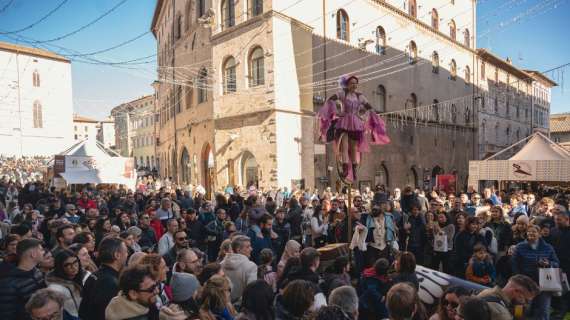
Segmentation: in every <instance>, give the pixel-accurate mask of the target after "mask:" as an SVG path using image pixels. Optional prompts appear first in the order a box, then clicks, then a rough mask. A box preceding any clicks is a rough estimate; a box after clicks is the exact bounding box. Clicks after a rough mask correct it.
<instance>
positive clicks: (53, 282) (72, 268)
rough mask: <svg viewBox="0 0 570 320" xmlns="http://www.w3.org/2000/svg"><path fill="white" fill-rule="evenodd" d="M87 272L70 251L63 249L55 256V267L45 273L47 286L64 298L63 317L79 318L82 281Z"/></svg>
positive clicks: (70, 319)
mask: <svg viewBox="0 0 570 320" xmlns="http://www.w3.org/2000/svg"><path fill="white" fill-rule="evenodd" d="M88 276H89V273H88V272H86V271H85V270H83V268H82V267H81V261H80V259H79V257H78V256H77V255H75V254H74V253H73V252H72V251H70V250H67V249H64V250H61V251H60V252H59V253H58V254H57V255H56V256H55V268H54V270H53V271H52V272H50V273H48V274H47V275H46V284H47V285H48V288H49V289H51V290H53V291H55V292H58V293H60V294H61V295H62V296H63V298H64V303H63V318H64V319H65V320H67V319H69V320H76V319H79V305H80V303H81V291H82V290H83V284H84V281H85V280H86V279H87V277H88Z"/></svg>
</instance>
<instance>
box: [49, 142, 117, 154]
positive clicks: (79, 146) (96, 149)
mask: <svg viewBox="0 0 570 320" xmlns="http://www.w3.org/2000/svg"><path fill="white" fill-rule="evenodd" d="M59 155H65V156H82V157H96V158H107V157H114V156H117V154H116V153H115V152H113V151H111V150H109V149H107V148H105V147H104V146H103V145H102V144H101V143H99V142H98V141H97V140H92V139H85V140H82V141H79V142H78V143H76V144H74V145H73V146H71V147H70V148H68V149H66V150H65V151H63V152H61V153H59Z"/></svg>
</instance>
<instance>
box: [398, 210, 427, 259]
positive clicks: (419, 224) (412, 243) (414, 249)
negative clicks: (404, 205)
mask: <svg viewBox="0 0 570 320" xmlns="http://www.w3.org/2000/svg"><path fill="white" fill-rule="evenodd" d="M410 208H411V214H410V215H405V218H404V219H402V220H401V221H400V225H399V229H400V230H401V233H402V234H403V235H404V236H403V237H402V239H400V240H401V241H402V242H403V243H402V245H401V246H400V248H403V249H404V250H406V251H410V252H411V253H413V254H414V256H415V258H416V262H417V263H418V264H423V262H424V246H425V244H426V243H427V233H426V222H425V219H424V217H423V216H422V215H421V214H420V206H419V205H418V204H417V203H414V204H412V205H411V207H410Z"/></svg>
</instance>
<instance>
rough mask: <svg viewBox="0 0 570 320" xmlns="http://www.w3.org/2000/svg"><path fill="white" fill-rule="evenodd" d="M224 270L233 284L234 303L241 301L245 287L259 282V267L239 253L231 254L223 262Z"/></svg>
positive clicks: (232, 297) (232, 296)
mask: <svg viewBox="0 0 570 320" xmlns="http://www.w3.org/2000/svg"><path fill="white" fill-rule="evenodd" d="M221 264H222V269H223V270H224V273H225V275H226V276H227V277H228V278H229V279H230V281H231V283H232V292H231V299H232V303H235V302H238V301H239V300H240V299H241V296H242V294H243V290H244V289H245V287H246V286H247V285H248V284H249V283H251V282H253V281H255V280H257V265H256V264H255V263H253V262H252V261H250V260H249V258H248V257H246V256H244V255H243V254H239V253H230V254H228V255H227V256H226V257H225V259H224V260H223V261H222V263H221Z"/></svg>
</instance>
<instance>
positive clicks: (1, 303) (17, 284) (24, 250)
mask: <svg viewBox="0 0 570 320" xmlns="http://www.w3.org/2000/svg"><path fill="white" fill-rule="evenodd" d="M16 254H17V256H18V264H17V266H16V267H13V268H12V269H11V270H10V271H8V272H7V273H6V274H3V275H0V319H2V320H12V319H14V320H20V319H24V320H25V319H29V316H28V315H27V314H26V311H25V310H24V305H25V304H26V302H28V300H29V298H30V297H31V296H32V294H33V293H34V292H35V291H36V290H38V289H41V288H44V287H45V282H44V277H43V274H42V273H41V271H40V270H39V269H38V268H37V266H38V264H39V263H40V262H42V260H43V258H44V249H43V247H42V242H41V241H40V240H37V239H24V240H21V241H20V242H18V245H17V247H16Z"/></svg>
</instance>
